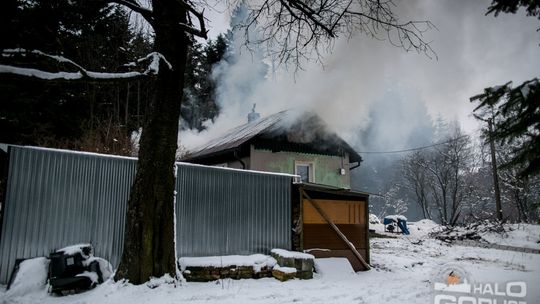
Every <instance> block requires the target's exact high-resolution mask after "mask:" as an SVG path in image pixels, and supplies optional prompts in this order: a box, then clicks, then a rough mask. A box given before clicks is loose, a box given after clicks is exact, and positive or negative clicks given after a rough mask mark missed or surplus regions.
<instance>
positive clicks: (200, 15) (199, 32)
mask: <svg viewBox="0 0 540 304" xmlns="http://www.w3.org/2000/svg"><path fill="white" fill-rule="evenodd" d="M176 2H178V3H179V4H180V5H181V6H182V7H184V8H185V9H186V10H187V11H188V12H190V13H191V14H192V15H193V16H195V17H196V18H197V19H198V20H199V26H200V29H197V28H195V27H193V26H192V25H191V24H185V23H180V24H179V26H180V28H181V29H182V30H183V31H185V32H186V33H189V34H192V35H194V36H197V37H201V38H203V39H208V31H207V30H206V26H205V22H204V10H202V11H201V12H199V11H198V10H196V9H195V8H194V7H193V5H192V4H190V3H188V2H186V1H184V0H176Z"/></svg>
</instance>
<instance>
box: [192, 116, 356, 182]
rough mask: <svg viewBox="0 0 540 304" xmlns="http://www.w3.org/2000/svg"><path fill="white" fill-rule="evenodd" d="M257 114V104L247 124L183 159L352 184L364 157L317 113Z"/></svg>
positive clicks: (194, 150)
mask: <svg viewBox="0 0 540 304" xmlns="http://www.w3.org/2000/svg"><path fill="white" fill-rule="evenodd" d="M259 117H260V115H259V114H258V113H255V109H253V110H252V112H251V113H250V114H249V115H248V123H247V124H244V125H241V126H239V127H237V128H235V129H232V130H230V131H229V132H228V133H226V134H225V135H223V136H221V137H219V138H216V139H214V140H211V141H209V142H208V143H206V144H204V145H202V146H199V147H197V148H195V149H193V150H191V151H190V153H189V154H188V155H186V156H185V157H184V158H183V159H182V161H185V162H190V163H197V164H204V165H212V166H221V167H231V168H237V169H246V170H254V171H265V172H276V173H289V174H296V175H299V176H301V178H302V182H304V183H312V184H322V185H327V186H333V187H337V188H344V189H350V170H353V169H354V168H357V167H358V166H359V165H360V162H361V161H362V158H361V157H360V155H359V154H358V153H357V152H356V151H354V149H353V148H352V147H351V146H350V145H349V144H347V143H346V142H345V141H344V140H343V139H341V138H340V137H339V136H338V135H337V134H336V133H334V132H332V131H330V130H329V129H328V127H327V126H326V124H325V123H324V121H323V120H322V119H321V118H320V117H319V116H317V115H316V114H314V113H309V112H304V113H302V112H298V111H293V110H288V111H282V112H279V113H276V114H273V115H270V116H267V117H264V118H259Z"/></svg>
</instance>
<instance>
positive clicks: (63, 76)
mask: <svg viewBox="0 0 540 304" xmlns="http://www.w3.org/2000/svg"><path fill="white" fill-rule="evenodd" d="M32 55H33V56H38V57H45V58H48V59H52V60H55V61H56V62H58V63H65V64H68V65H69V66H71V67H73V68H74V69H75V71H60V72H48V71H43V70H39V69H34V68H26V67H17V66H13V65H3V64H0V74H11V75H16V76H23V77H33V78H38V79H42V80H66V81H73V80H81V81H113V80H122V79H134V78H142V77H148V76H153V75H157V74H158V73H159V63H160V61H164V62H165V63H166V65H167V67H168V68H169V69H172V66H171V64H170V63H169V62H168V61H167V59H166V58H165V57H164V56H163V55H161V54H160V53H157V52H153V53H150V54H148V55H147V56H146V57H143V58H141V59H138V60H137V61H136V62H132V63H129V64H127V65H125V66H136V65H137V63H141V62H146V61H149V64H148V66H147V67H146V69H145V70H144V71H143V72H138V71H130V72H123V73H103V72H94V71H89V70H87V69H85V68H83V67H82V66H81V65H79V64H77V63H76V62H74V61H73V60H70V59H68V58H65V57H63V56H58V55H50V54H47V53H44V52H42V51H39V50H30V51H28V50H25V49H5V50H2V57H4V58H10V57H16V56H20V57H22V58H25V57H28V56H32Z"/></svg>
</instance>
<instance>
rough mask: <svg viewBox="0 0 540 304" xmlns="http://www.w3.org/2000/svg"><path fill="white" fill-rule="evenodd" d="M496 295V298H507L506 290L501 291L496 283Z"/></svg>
mask: <svg viewBox="0 0 540 304" xmlns="http://www.w3.org/2000/svg"><path fill="white" fill-rule="evenodd" d="M495 295H496V296H505V295H506V294H505V293H504V290H502V291H501V290H499V283H495Z"/></svg>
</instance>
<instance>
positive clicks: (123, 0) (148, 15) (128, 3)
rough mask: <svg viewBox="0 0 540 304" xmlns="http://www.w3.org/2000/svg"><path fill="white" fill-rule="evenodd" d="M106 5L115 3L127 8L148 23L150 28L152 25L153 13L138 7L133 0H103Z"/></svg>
mask: <svg viewBox="0 0 540 304" xmlns="http://www.w3.org/2000/svg"><path fill="white" fill-rule="evenodd" d="M105 1H106V2H108V3H116V4H119V5H122V6H125V7H127V8H129V9H130V10H132V11H134V12H136V13H138V14H140V15H141V16H142V17H143V18H144V19H145V20H146V21H148V23H150V24H151V25H152V26H153V25H154V13H153V12H152V11H151V10H149V9H147V8H144V7H142V6H140V5H139V3H137V2H136V1H134V0H105Z"/></svg>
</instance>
